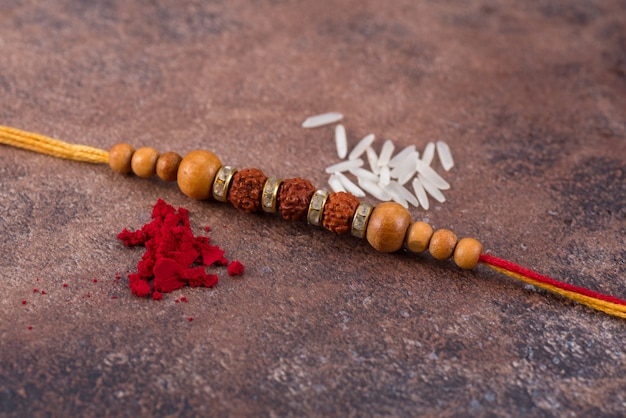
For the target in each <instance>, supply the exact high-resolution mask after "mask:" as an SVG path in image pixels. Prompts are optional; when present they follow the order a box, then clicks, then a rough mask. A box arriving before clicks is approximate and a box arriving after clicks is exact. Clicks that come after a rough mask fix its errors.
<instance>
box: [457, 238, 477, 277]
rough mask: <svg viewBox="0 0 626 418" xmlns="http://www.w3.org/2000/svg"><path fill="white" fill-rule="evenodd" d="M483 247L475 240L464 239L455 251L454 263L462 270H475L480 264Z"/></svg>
mask: <svg viewBox="0 0 626 418" xmlns="http://www.w3.org/2000/svg"><path fill="white" fill-rule="evenodd" d="M482 252H483V246H482V245H481V243H480V242H478V240H475V239H474V238H462V239H461V240H460V241H459V242H458V244H456V248H455V249H454V262H455V263H456V265H457V266H459V267H461V268H462V269H468V270H470V269H473V268H474V267H476V265H477V264H478V259H479V257H480V254H481V253H482Z"/></svg>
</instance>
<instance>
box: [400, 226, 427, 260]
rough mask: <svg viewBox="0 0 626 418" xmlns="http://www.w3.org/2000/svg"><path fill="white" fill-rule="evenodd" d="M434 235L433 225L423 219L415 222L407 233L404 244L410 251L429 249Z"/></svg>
mask: <svg viewBox="0 0 626 418" xmlns="http://www.w3.org/2000/svg"><path fill="white" fill-rule="evenodd" d="M432 236H433V227H432V226H430V225H428V224H427V223H426V222H422V221H418V222H413V223H412V224H411V226H409V230H408V231H407V233H406V239H405V241H404V245H405V246H406V248H407V249H408V250H409V251H413V252H414V253H421V252H424V251H426V250H427V249H428V244H429V243H430V238H431V237H432Z"/></svg>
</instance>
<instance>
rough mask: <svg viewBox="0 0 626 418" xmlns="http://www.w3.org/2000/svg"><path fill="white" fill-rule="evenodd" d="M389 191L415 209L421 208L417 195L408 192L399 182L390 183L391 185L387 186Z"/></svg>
mask: <svg viewBox="0 0 626 418" xmlns="http://www.w3.org/2000/svg"><path fill="white" fill-rule="evenodd" d="M387 190H389V191H390V192H391V193H393V194H395V195H397V196H398V197H401V198H402V199H403V200H406V201H407V202H409V203H410V204H412V205H413V206H415V207H418V206H419V203H418V201H417V198H416V197H415V195H414V194H413V193H411V192H410V191H408V190H407V189H406V188H405V187H403V186H402V185H400V184H398V183H397V182H395V181H390V182H389V185H388V186H387ZM398 203H400V202H398Z"/></svg>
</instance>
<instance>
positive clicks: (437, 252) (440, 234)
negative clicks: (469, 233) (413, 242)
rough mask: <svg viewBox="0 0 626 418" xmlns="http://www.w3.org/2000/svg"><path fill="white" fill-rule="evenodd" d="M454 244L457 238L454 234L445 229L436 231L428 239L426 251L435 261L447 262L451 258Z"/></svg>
mask: <svg viewBox="0 0 626 418" xmlns="http://www.w3.org/2000/svg"><path fill="white" fill-rule="evenodd" d="M456 242H457V238H456V235H455V234H454V232H452V231H449V230H447V229H438V230H436V231H435V232H434V233H433V236H432V237H431V238H430V243H429V244H428V250H429V251H430V254H431V255H432V256H433V257H434V258H436V259H437V260H447V259H448V258H450V257H452V254H453V253H454V247H455V246H456Z"/></svg>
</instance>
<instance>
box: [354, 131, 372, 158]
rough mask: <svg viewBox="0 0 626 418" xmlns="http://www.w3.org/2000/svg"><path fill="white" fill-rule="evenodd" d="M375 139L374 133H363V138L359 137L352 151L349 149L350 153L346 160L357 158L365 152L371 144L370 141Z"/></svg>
mask: <svg viewBox="0 0 626 418" xmlns="http://www.w3.org/2000/svg"><path fill="white" fill-rule="evenodd" d="M375 139H376V136H375V135H374V134H369V135H365V136H364V137H363V139H361V140H360V141H359V143H358V144H356V146H355V147H354V148H352V151H350V154H349V155H348V160H356V159H357V158H359V157H360V156H361V155H362V154H363V153H364V152H365V150H366V149H367V147H369V146H370V145H372V142H374V140H375Z"/></svg>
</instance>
